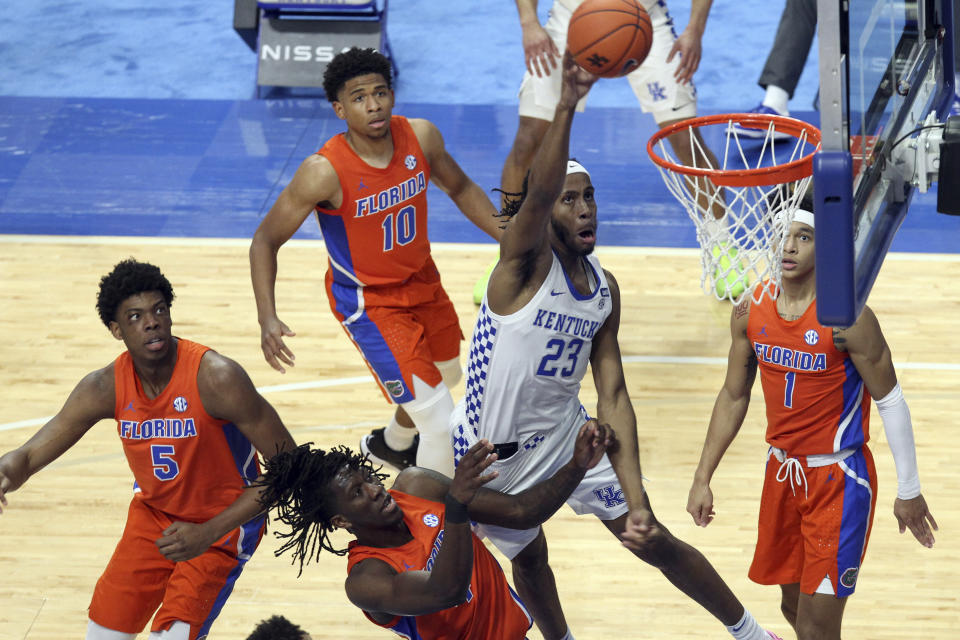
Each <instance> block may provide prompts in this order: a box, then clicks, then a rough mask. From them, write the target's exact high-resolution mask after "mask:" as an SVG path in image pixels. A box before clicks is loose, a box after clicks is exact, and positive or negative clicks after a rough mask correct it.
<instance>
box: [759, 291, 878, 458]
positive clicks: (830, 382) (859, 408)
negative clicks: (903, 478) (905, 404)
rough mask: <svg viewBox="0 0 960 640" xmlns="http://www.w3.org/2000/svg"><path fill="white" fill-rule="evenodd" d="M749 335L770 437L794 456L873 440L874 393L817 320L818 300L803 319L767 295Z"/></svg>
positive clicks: (854, 445)
mask: <svg viewBox="0 0 960 640" xmlns="http://www.w3.org/2000/svg"><path fill="white" fill-rule="evenodd" d="M747 337H748V338H749V339H750V342H751V343H752V344H753V349H754V352H755V353H756V356H757V363H758V364H759V367H760V381H761V383H762V384H763V396H764V399H765V400H766V405H767V442H768V443H770V444H771V445H773V446H775V447H779V448H780V449H783V450H784V451H786V452H787V454H788V455H790V456H797V455H811V454H823V453H834V452H837V451H841V450H843V449H849V448H854V447H859V446H861V445H863V444H866V442H867V441H868V440H869V439H870V430H869V427H870V394H869V393H868V392H867V390H866V387H865V386H864V384H863V379H862V378H861V377H860V374H859V373H858V372H857V369H856V367H854V366H853V361H852V360H850V356H849V355H847V354H846V353H845V352H843V351H839V350H837V348H836V347H834V344H833V331H832V329H830V328H829V327H824V326H823V325H821V324H820V323H819V322H817V305H816V301H814V302H813V303H811V304H810V307H809V308H808V309H807V310H806V312H805V313H804V314H803V316H801V317H800V319H798V320H794V321H787V320H785V319H783V318H782V317H780V314H778V313H777V303H776V301H775V300H771V299H770V298H769V297H767V296H764V297H763V299H762V300H761V301H760V302H759V303H757V302H754V303H753V305H752V306H751V308H750V317H749V320H748V322H747Z"/></svg>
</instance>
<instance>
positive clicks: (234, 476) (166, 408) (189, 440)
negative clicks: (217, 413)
mask: <svg viewBox="0 0 960 640" xmlns="http://www.w3.org/2000/svg"><path fill="white" fill-rule="evenodd" d="M176 341H177V342H176V344H177V362H176V364H175V365H174V369H173V374H172V375H171V377H170V382H168V383H167V386H166V387H165V388H164V389H163V391H162V392H161V393H160V395H158V396H157V397H156V398H154V399H152V400H151V399H150V398H148V397H147V395H146V394H145V393H144V391H143V388H142V386H141V385H140V379H139V378H138V377H137V374H136V372H135V371H134V368H133V360H132V359H131V358H130V353H129V352H127V351H125V352H124V353H122V354H121V355H120V356H119V357H118V358H117V359H116V360H115V361H114V364H113V375H114V384H115V385H116V405H115V408H114V415H115V417H116V420H117V433H118V434H119V436H120V441H121V443H122V444H123V452H124V454H125V455H126V456H127V463H128V464H129V465H130V470H131V471H133V477H134V478H135V479H136V482H137V487H138V489H139V496H140V498H141V499H142V500H143V501H144V502H145V503H146V504H148V505H149V506H150V507H153V508H154V509H157V510H158V511H162V512H164V513H166V514H167V515H169V516H171V517H173V518H176V519H179V520H184V521H188V522H204V521H206V520H209V519H210V518H212V517H213V516H215V515H217V514H218V513H220V512H221V511H223V510H224V509H225V508H226V507H228V506H229V505H231V504H232V503H233V501H234V500H236V499H237V497H238V496H239V495H240V494H241V493H242V492H243V490H244V488H245V487H246V486H247V484H248V483H249V482H252V481H253V480H255V479H256V478H257V476H259V475H260V465H259V462H258V461H257V455H256V453H257V452H256V449H255V448H254V447H253V445H252V444H251V443H250V441H249V440H247V438H246V437H245V436H244V435H243V434H242V433H240V431H239V430H238V429H237V428H236V426H234V425H233V424H232V423H229V422H226V421H224V420H218V419H216V418H214V417H212V416H210V414H208V413H207V412H206V411H205V410H204V408H203V403H202V402H200V392H199V390H198V388H197V373H198V372H199V370H200V360H201V359H202V358H203V354H205V353H206V352H207V351H209V348H208V347H205V346H203V345H200V344H197V343H195V342H190V341H189V340H184V339H182V338H177V339H176Z"/></svg>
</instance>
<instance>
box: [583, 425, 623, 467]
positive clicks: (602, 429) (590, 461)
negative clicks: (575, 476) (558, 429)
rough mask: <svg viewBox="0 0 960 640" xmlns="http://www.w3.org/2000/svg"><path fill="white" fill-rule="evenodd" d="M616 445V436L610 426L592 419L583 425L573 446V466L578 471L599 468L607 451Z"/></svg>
mask: <svg viewBox="0 0 960 640" xmlns="http://www.w3.org/2000/svg"><path fill="white" fill-rule="evenodd" d="M615 443H616V435H615V434H614V432H613V429H612V428H611V427H610V425H608V424H600V423H599V422H597V421H596V419H594V418H591V419H590V420H587V421H586V422H584V423H583V426H581V427H580V431H579V432H578V433H577V441H576V443H574V445H573V464H575V465H576V466H577V468H578V469H584V470H587V469H592V468H594V467H595V466H597V463H598V462H600V459H601V458H603V454H604V453H606V451H607V449H608V448H610V447H612V446H613V445H614V444H615Z"/></svg>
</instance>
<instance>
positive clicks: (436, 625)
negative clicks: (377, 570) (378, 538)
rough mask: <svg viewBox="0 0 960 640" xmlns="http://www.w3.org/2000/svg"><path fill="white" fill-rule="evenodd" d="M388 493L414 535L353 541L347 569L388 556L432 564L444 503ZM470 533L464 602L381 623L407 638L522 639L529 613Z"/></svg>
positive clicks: (410, 566)
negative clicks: (393, 541)
mask: <svg viewBox="0 0 960 640" xmlns="http://www.w3.org/2000/svg"><path fill="white" fill-rule="evenodd" d="M390 495H391V496H393V499H394V500H395V501H396V503H397V504H398V505H399V506H400V509H401V510H402V511H403V521H404V523H405V524H406V525H407V527H408V528H409V529H410V533H411V534H412V535H413V540H411V541H410V542H408V543H406V544H405V545H403V546H400V547H389V548H381V547H365V546H362V545H360V544H358V543H357V542H356V541H353V542H351V543H350V547H349V549H350V552H349V556H348V558H347V573H350V571H351V570H352V569H353V567H354V566H356V564H357V563H359V562H363V561H364V560H367V559H370V558H376V559H378V560H381V561H383V562H386V563H387V564H388V565H390V566H391V567H393V568H394V570H396V571H397V572H398V573H399V572H403V571H430V570H431V569H432V568H433V563H434V560H435V559H436V557H437V554H438V553H439V552H440V548H441V547H442V545H443V523H444V516H445V509H444V506H443V504H442V503H439V502H433V501H431V500H425V499H423V498H418V497H416V496H411V495H408V494H405V493H400V492H399V491H390ZM471 537H472V538H473V573H472V575H471V577H470V588H469V591H468V592H467V600H466V602H464V603H463V604H460V605H457V606H456V607H451V608H449V609H444V610H442V611H437V612H435V613H431V614H427V615H422V616H397V617H395V618H394V619H393V620H391V621H390V622H388V623H386V624H383V625H380V626H384V627H386V628H388V629H391V630H393V631H394V632H395V633H397V634H398V635H400V636H401V637H403V638H407V639H408V640H523V638H524V637H525V636H526V633H527V630H528V629H529V628H530V626H531V624H532V623H533V619H532V618H531V617H530V614H528V613H527V610H526V609H525V608H524V607H523V604H521V603H520V599H519V598H518V597H517V595H516V594H515V593H514V592H513V590H512V589H511V588H510V585H509V584H507V579H506V577H505V576H504V575H503V570H502V569H501V568H500V565H499V564H498V563H497V560H496V559H495V558H494V557H493V555H492V554H491V553H490V552H489V551H488V550H487V548H486V547H485V546H484V544H483V542H481V541H480V538H478V537H477V536H475V535H473V534H471ZM368 617H369V616H368ZM371 621H372V619H371ZM374 624H379V623H376V622H375V623H374Z"/></svg>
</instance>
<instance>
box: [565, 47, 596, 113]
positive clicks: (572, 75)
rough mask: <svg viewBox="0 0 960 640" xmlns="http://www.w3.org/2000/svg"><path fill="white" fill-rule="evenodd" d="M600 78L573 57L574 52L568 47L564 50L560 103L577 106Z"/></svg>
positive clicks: (569, 106) (568, 106) (570, 106)
mask: <svg viewBox="0 0 960 640" xmlns="http://www.w3.org/2000/svg"><path fill="white" fill-rule="evenodd" d="M598 79H599V76H595V75H593V74H592V73H590V72H589V71H586V70H584V69H583V67H581V66H580V65H578V64H577V62H576V61H575V60H574V59H573V54H571V53H570V50H569V49H567V50H566V51H564V52H563V78H562V82H563V84H562V85H561V88H560V104H561V105H563V106H565V107H567V108H570V109H572V108H573V107H576V106H577V103H578V102H579V101H580V98H582V97H583V96H585V95H587V93H588V92H589V91H590V87H592V86H593V83H594V82H596V81H597V80H598Z"/></svg>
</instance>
